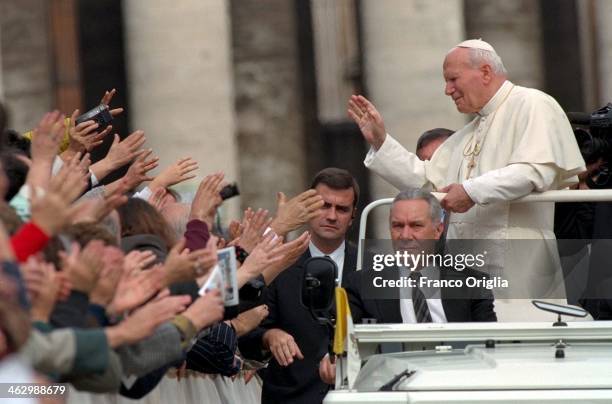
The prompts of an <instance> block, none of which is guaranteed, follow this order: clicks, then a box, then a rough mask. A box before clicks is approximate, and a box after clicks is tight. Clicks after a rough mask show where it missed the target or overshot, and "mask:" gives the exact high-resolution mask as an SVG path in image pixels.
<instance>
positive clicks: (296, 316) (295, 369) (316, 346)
mask: <svg viewBox="0 0 612 404" xmlns="http://www.w3.org/2000/svg"><path fill="white" fill-rule="evenodd" d="M308 258H310V252H309V251H308V250H307V251H306V252H305V253H304V254H303V255H302V256H301V257H300V258H299V259H298V261H297V262H296V263H295V264H294V265H293V266H292V267H290V268H288V269H286V270H285V271H283V272H282V273H281V274H280V275H279V276H278V277H277V278H276V279H275V280H274V282H272V284H270V286H269V288H268V289H267V291H266V296H265V299H264V300H265V303H266V304H267V305H268V307H269V311H270V314H269V316H268V318H267V319H266V320H265V321H264V323H262V327H263V329H260V331H259V343H260V344H261V336H262V335H263V333H264V332H265V331H266V330H267V329H271V328H280V329H282V330H284V331H286V332H288V333H289V334H291V335H292V336H293V338H294V339H295V341H296V343H297V345H298V347H299V348H300V351H301V352H302V354H303V355H304V359H303V360H294V362H293V363H292V364H291V365H289V366H287V367H281V366H280V365H279V364H278V363H277V362H276V360H274V358H272V359H271V360H270V363H269V365H268V368H266V369H263V370H262V371H261V376H262V379H263V390H262V403H305V404H306V403H307V404H313V403H320V402H322V401H323V398H324V397H325V394H327V391H328V389H329V386H328V385H327V384H325V383H323V381H322V380H321V379H320V377H319V362H320V361H321V359H322V358H323V356H325V354H326V353H327V350H328V344H329V340H330V336H329V330H328V328H327V326H324V325H320V324H319V323H318V322H317V321H315V320H314V319H313V318H312V316H311V314H310V312H309V311H308V310H307V309H306V308H305V307H303V306H302V305H301V304H300V295H301V285H302V278H303V276H304V268H303V264H304V262H305V261H306V259H308ZM356 263H357V249H356V247H355V246H353V245H351V244H349V243H348V242H347V243H346V250H345V255H344V268H343V275H342V283H343V284H344V282H345V279H346V277H347V275H348V274H350V273H351V272H354V271H355V266H356Z"/></svg>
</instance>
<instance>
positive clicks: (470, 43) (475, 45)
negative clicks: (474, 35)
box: [455, 39, 497, 54]
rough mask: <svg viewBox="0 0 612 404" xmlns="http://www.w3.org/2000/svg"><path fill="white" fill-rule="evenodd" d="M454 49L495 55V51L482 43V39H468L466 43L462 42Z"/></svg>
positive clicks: (485, 43)
mask: <svg viewBox="0 0 612 404" xmlns="http://www.w3.org/2000/svg"><path fill="white" fill-rule="evenodd" d="M455 48H472V49H482V50H486V51H489V52H492V53H495V54H497V52H495V49H493V47H492V46H491V45H490V44H489V43H487V42H485V41H483V40H482V39H468V40H467V41H463V42H461V43H460V44H458V45H456V46H455Z"/></svg>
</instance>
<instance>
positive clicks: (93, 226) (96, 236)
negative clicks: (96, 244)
mask: <svg viewBox="0 0 612 404" xmlns="http://www.w3.org/2000/svg"><path fill="white" fill-rule="evenodd" d="M61 234H64V235H66V236H68V237H70V238H71V239H72V240H74V241H76V242H77V243H79V245H80V246H81V248H85V246H86V245H87V244H89V242H90V241H92V240H101V241H102V242H104V244H105V245H107V246H115V247H116V246H117V239H116V238H115V237H114V236H113V235H112V233H111V232H110V231H108V230H107V229H106V228H105V227H104V226H102V225H100V224H97V223H75V224H71V225H69V226H66V227H64V228H63V229H62V232H61Z"/></svg>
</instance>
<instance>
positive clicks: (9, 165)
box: [0, 148, 30, 201]
mask: <svg viewBox="0 0 612 404" xmlns="http://www.w3.org/2000/svg"><path fill="white" fill-rule="evenodd" d="M17 153H19V152H18V151H15V150H14V149H12V148H11V149H6V150H3V151H2V152H1V153H0V161H2V168H3V169H4V172H5V174H6V178H7V179H8V189H7V190H6V195H5V196H4V199H5V200H7V201H10V200H11V199H13V197H14V196H15V195H17V192H19V189H21V187H22V186H23V184H25V182H26V177H27V176H28V171H29V170H30V168H29V167H28V165H27V164H26V163H24V162H23V161H22V160H20V159H19V157H17Z"/></svg>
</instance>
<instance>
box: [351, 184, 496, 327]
mask: <svg viewBox="0 0 612 404" xmlns="http://www.w3.org/2000/svg"><path fill="white" fill-rule="evenodd" d="M389 225H390V231H391V239H392V240H393V241H392V243H393V246H394V249H395V250H396V251H402V250H410V249H413V250H415V251H419V252H420V251H421V247H424V246H427V245H431V246H433V245H434V244H435V243H431V242H430V243H426V242H424V240H439V239H440V237H441V236H442V234H443V232H444V223H443V222H442V209H441V207H440V204H439V202H438V200H437V199H436V198H435V197H434V196H433V195H431V194H430V193H429V192H426V191H423V190H420V189H408V190H405V191H402V192H400V193H399V194H398V195H397V196H396V197H395V200H394V201H393V204H392V206H391V210H390V214H389ZM415 245H417V246H419V247H418V248H416V249H415V247H414V246H415ZM424 248H425V250H426V251H427V247H424ZM413 269H414V270H413V271H410V270H409V269H405V268H404V269H400V270H398V268H396V267H393V268H390V269H389V270H388V271H389V272H387V274H389V273H390V274H391V277H392V278H395V279H394V280H396V279H399V278H400V276H401V275H406V274H409V278H410V279H413V280H414V281H413V285H415V287H411V286H408V287H402V288H388V289H389V290H386V292H389V293H388V295H387V297H388V298H387V299H378V298H377V299H372V298H369V299H368V289H369V288H370V285H371V284H372V282H373V281H374V277H376V276H378V275H380V273H378V272H373V271H370V270H363V271H359V272H354V273H352V274H350V275H349V276H348V277H347V279H346V282H345V288H346V290H347V294H348V298H349V304H350V308H351V314H352V316H353V321H354V322H355V323H361V322H362V319H364V318H373V319H376V321H377V322H378V323H417V322H419V323H420V322H439V323H445V322H469V321H497V317H496V315H495V311H494V309H493V306H494V305H493V293H492V292H491V290H490V289H486V288H485V287H482V286H480V285H477V286H470V285H471V284H468V283H467V282H466V281H467V280H468V278H474V279H478V280H482V279H488V276H487V275H485V274H484V273H482V272H480V271H477V270H474V269H471V268H465V269H462V270H455V269H454V268H449V267H441V268H439V267H419V268H413ZM420 278H424V279H425V280H433V281H442V282H440V283H441V284H443V285H444V284H445V285H449V284H450V285H453V286H450V287H436V286H421V287H419V286H418V285H422V281H421V279H420ZM457 281H458V282H457ZM378 284H379V285H380V284H381V281H378ZM369 291H370V292H371V291H372V289H369Z"/></svg>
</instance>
